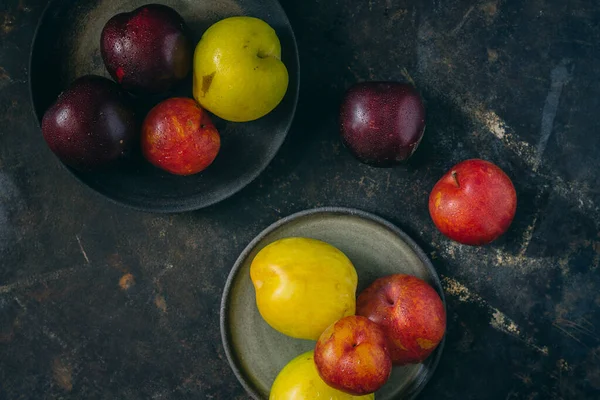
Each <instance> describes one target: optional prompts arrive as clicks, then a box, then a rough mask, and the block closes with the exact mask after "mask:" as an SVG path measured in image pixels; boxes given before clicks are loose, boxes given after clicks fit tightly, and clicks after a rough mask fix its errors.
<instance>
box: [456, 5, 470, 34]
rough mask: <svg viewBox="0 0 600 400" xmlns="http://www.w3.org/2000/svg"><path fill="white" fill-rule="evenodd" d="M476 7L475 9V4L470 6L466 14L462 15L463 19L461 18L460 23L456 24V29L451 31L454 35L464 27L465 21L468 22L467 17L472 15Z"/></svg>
mask: <svg viewBox="0 0 600 400" xmlns="http://www.w3.org/2000/svg"><path fill="white" fill-rule="evenodd" d="M474 9H475V6H471V7H469V9H468V10H467V12H466V13H465V15H464V16H463V17H462V19H461V20H460V22H459V23H458V25H456V26H455V27H454V29H452V31H450V34H451V35H452V36H454V35H456V34H457V33H458V31H460V29H461V28H462V27H463V25H464V24H465V22H467V19H468V18H469V15H471V13H472V12H473V10H474Z"/></svg>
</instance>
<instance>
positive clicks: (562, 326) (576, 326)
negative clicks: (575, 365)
mask: <svg viewBox="0 0 600 400" xmlns="http://www.w3.org/2000/svg"><path fill="white" fill-rule="evenodd" d="M552 326H554V327H555V328H557V329H558V330H559V331H560V332H561V333H563V334H564V335H566V336H568V337H570V338H571V339H573V340H575V341H576V342H577V343H579V344H581V345H582V346H584V347H586V348H589V346H587V345H586V344H585V343H584V342H583V341H582V338H583V337H586V336H587V337H588V338H591V339H593V340H594V341H596V342H598V341H599V337H598V334H597V333H596V329H595V327H594V325H592V324H591V323H590V322H589V321H588V320H587V319H585V318H582V319H581V320H580V321H579V323H578V322H575V321H571V320H568V319H566V318H561V317H559V318H557V319H556V320H555V321H554V322H553V323H552Z"/></svg>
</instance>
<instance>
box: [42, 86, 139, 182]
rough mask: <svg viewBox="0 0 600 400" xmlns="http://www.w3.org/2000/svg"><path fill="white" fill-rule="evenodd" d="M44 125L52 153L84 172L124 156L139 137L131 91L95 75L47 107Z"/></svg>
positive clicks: (108, 164)
mask: <svg viewBox="0 0 600 400" xmlns="http://www.w3.org/2000/svg"><path fill="white" fill-rule="evenodd" d="M41 125H42V126H41V128H42V134H43V136H44V139H45V141H46V143H47V144H48V146H49V147H50V149H51V150H52V152H54V154H56V156H57V157H58V158H59V159H60V160H61V161H62V162H63V163H64V164H66V165H68V166H70V167H72V168H74V169H77V170H82V171H83V170H95V169H99V168H103V167H108V166H111V165H114V164H115V163H116V162H118V161H119V160H122V159H124V158H125V157H126V156H127V155H128V154H129V153H130V151H131V149H132V148H133V146H134V145H135V143H136V139H137V137H138V131H137V127H138V124H137V121H136V116H135V114H134V111H133V108H132V106H131V102H130V99H129V97H128V95H127V93H125V92H124V91H123V90H122V89H121V88H120V87H119V86H118V85H117V84H116V83H114V82H113V81H111V80H110V79H107V78H104V77H101V76H95V75H86V76H82V77H80V78H78V79H76V80H75V81H73V82H72V83H71V85H69V87H68V88H67V89H66V90H65V91H64V92H62V93H61V94H60V95H59V96H58V98H57V100H56V101H55V102H54V104H52V105H51V106H50V107H49V108H48V110H46V112H45V113H44V116H43V118H42V124H41Z"/></svg>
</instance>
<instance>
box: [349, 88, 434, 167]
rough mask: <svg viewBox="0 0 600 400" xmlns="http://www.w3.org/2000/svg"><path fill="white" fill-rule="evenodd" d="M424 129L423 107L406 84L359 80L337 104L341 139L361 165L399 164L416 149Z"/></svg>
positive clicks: (389, 165) (413, 90)
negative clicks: (339, 105)
mask: <svg viewBox="0 0 600 400" xmlns="http://www.w3.org/2000/svg"><path fill="white" fill-rule="evenodd" d="M424 132H425V106H424V104H423V101H422V99H421V96H420V95H419V93H418V92H417V91H416V90H415V88H413V87H412V86H410V85H407V84H404V83H399V82H361V83H358V84H355V85H354V86H352V87H351V88H350V89H348V90H347V91H346V93H345V95H344V98H343V100H342V104H341V107H340V134H341V138H342V142H343V143H344V145H345V146H346V148H347V149H349V150H350V152H351V154H353V155H354V156H355V157H356V158H357V159H358V160H359V161H361V162H363V163H365V164H368V165H371V166H374V167H392V166H395V165H399V164H402V163H403V162H405V161H407V160H408V159H409V158H410V157H411V156H412V155H413V153H414V152H415V151H416V150H417V148H418V146H419V144H420V143H421V139H422V138H423V134H424Z"/></svg>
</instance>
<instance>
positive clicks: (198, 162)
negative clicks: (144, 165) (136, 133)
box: [141, 97, 221, 175]
mask: <svg viewBox="0 0 600 400" xmlns="http://www.w3.org/2000/svg"><path fill="white" fill-rule="evenodd" d="M141 141H142V153H143V155H144V157H145V158H146V159H147V160H148V161H149V162H150V163H152V164H153V165H154V166H156V167H158V168H161V169H163V170H165V171H168V172H170V173H172V174H174V175H192V174H197V173H198V172H201V171H203V170H205V169H206V168H208V166H209V165H211V164H212V162H213V161H214V160H215V158H216V157H217V155H218V153H219V150H220V147H221V138H220V135H219V132H218V131H217V128H215V126H214V124H213V123H212V121H211V119H210V116H209V114H208V113H207V112H206V111H205V110H203V109H202V107H200V106H199V105H198V103H196V102H195V101H194V100H193V99H189V98H183V97H173V98H170V99H167V100H164V101H162V102H160V103H159V104H158V105H156V106H155V107H154V108H153V109H152V110H150V112H149V113H148V115H147V116H146V119H145V120H144V123H143V125H142V140H141Z"/></svg>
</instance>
